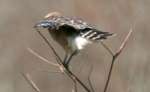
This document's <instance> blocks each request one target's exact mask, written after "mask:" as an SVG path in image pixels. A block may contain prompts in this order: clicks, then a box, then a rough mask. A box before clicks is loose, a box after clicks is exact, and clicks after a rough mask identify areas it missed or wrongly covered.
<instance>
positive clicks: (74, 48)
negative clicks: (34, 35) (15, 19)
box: [34, 12, 114, 67]
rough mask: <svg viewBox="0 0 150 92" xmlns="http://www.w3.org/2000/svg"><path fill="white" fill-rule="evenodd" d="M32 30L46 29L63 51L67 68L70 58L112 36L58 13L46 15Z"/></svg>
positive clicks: (79, 20) (74, 18)
mask: <svg viewBox="0 0 150 92" xmlns="http://www.w3.org/2000/svg"><path fill="white" fill-rule="evenodd" d="M34 28H36V29H38V30H45V29H46V30H47V31H48V32H49V34H50V35H51V37H52V38H53V40H54V41H56V42H57V43H58V44H59V45H60V46H61V47H62V48H63V49H64V50H65V52H66V55H65V58H64V65H66V66H67V67H68V65H69V63H70V61H71V59H72V57H73V56H75V55H77V54H78V53H79V52H80V51H81V50H82V49H84V48H85V46H86V45H88V44H91V43H95V42H100V41H103V40H105V39H107V38H108V37H111V36H112V35H113V34H114V33H110V32H104V31H101V30H98V29H97V28H96V27H95V26H93V25H91V24H89V23H87V22H85V21H84V20H82V19H81V18H77V17H69V16H63V15H62V14H61V13H59V12H51V13H48V14H47V15H46V16H45V17H44V19H42V20H41V21H39V22H37V23H36V24H35V26H34Z"/></svg>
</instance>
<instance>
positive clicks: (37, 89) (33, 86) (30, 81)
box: [22, 73, 41, 92]
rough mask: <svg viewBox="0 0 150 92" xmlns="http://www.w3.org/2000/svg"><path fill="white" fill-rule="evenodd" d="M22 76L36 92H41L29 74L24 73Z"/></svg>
mask: <svg viewBox="0 0 150 92" xmlns="http://www.w3.org/2000/svg"><path fill="white" fill-rule="evenodd" d="M22 76H23V77H24V78H25V80H26V81H27V82H28V83H29V84H30V85H31V87H32V88H33V89H34V90H35V91H36V92H41V91H40V89H39V88H38V87H37V85H36V84H35V83H34V81H33V80H32V79H31V76H30V75H29V74H28V73H26V74H25V73H22Z"/></svg>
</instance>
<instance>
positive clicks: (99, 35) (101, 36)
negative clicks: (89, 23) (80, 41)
mask: <svg viewBox="0 0 150 92" xmlns="http://www.w3.org/2000/svg"><path fill="white" fill-rule="evenodd" d="M114 35H115V34H114V33H110V32H103V31H99V30H97V29H86V30H82V31H81V37H83V38H86V39H88V40H91V41H99V40H105V39H107V38H109V37H112V36H114Z"/></svg>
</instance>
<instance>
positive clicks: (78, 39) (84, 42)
mask: <svg viewBox="0 0 150 92" xmlns="http://www.w3.org/2000/svg"><path fill="white" fill-rule="evenodd" d="M74 42H75V45H76V47H77V49H79V50H81V49H83V48H84V46H86V45H87V44H89V43H91V42H90V41H89V40H87V39H85V38H83V37H80V36H78V37H76V38H75V40H74Z"/></svg>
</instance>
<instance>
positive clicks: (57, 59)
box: [37, 30, 90, 92]
mask: <svg viewBox="0 0 150 92" xmlns="http://www.w3.org/2000/svg"><path fill="white" fill-rule="evenodd" d="M37 32H38V33H39V35H40V36H41V37H42V38H43V39H44V41H45V42H46V44H47V45H48V46H49V47H50V49H51V50H52V51H53V53H54V55H55V57H56V61H57V63H58V64H59V67H60V70H61V71H62V72H64V73H65V74H67V76H68V77H69V78H70V79H71V80H72V81H74V79H75V80H76V81H77V82H78V83H79V84H80V85H81V86H82V87H83V88H84V89H85V90H86V91H87V92H90V90H89V88H88V87H86V85H85V84H84V83H83V82H82V81H81V80H80V79H79V78H78V77H77V76H76V75H75V74H73V73H72V72H71V71H70V70H69V69H67V68H66V67H65V66H64V65H63V61H62V60H61V58H60V57H59V55H58V54H57V52H56V51H55V49H54V48H53V46H52V45H51V44H50V43H49V41H48V40H47V39H46V37H45V36H44V35H43V34H42V33H41V32H40V31H38V30H37Z"/></svg>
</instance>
